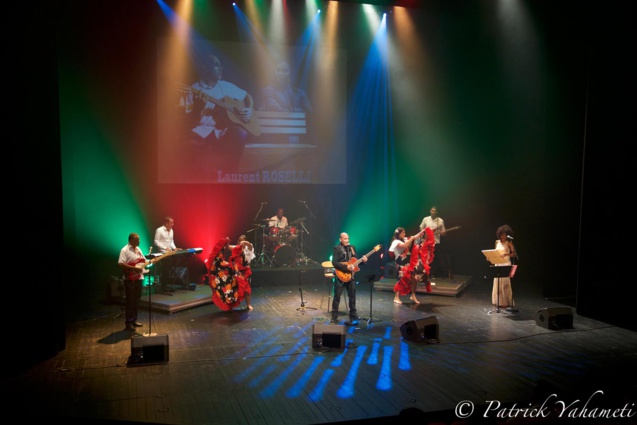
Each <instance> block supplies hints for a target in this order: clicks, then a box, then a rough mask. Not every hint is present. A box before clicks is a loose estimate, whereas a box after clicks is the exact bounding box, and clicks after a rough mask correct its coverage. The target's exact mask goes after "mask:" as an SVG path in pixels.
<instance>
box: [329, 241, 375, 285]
mask: <svg viewBox="0 0 637 425" xmlns="http://www.w3.org/2000/svg"><path fill="white" fill-rule="evenodd" d="M379 249H380V244H379V245H376V246H375V247H374V249H372V250H371V251H369V252H368V253H367V254H365V255H364V256H363V257H367V258H369V256H370V255H372V254H373V253H375V252H376V251H378V250H379ZM363 257H361V259H360V260H357V259H356V258H350V259H349V261H348V262H347V263H342V264H347V265H348V266H349V265H353V266H354V268H353V269H352V270H351V271H347V272H343V271H340V270H338V269H334V273H336V276H337V277H338V278H339V280H340V281H341V282H349V281H350V280H352V279H353V278H354V273H356V272H357V271H360V268H359V267H358V265H359V264H360V263H361V261H363Z"/></svg>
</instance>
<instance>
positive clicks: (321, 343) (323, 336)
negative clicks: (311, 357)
mask: <svg viewBox="0 0 637 425" xmlns="http://www.w3.org/2000/svg"><path fill="white" fill-rule="evenodd" d="M323 347H325V348H338V349H341V350H343V349H345V325H321V324H314V325H312V348H323Z"/></svg>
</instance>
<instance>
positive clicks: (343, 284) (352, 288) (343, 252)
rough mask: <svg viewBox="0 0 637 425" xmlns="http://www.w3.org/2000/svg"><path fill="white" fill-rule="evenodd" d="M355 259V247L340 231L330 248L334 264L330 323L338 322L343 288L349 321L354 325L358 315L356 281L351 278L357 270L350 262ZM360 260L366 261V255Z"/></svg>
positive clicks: (345, 234) (346, 235)
mask: <svg viewBox="0 0 637 425" xmlns="http://www.w3.org/2000/svg"><path fill="white" fill-rule="evenodd" d="M352 260H356V248H355V247H354V246H353V245H350V244H349V235H348V234H347V233H345V232H343V233H341V236H340V243H339V244H338V245H336V246H335V247H334V248H333V249H332V264H333V265H334V269H335V270H334V271H335V273H334V299H333V300H332V320H331V322H332V323H337V322H338V305H339V304H340V302H341V295H342V294H343V289H347V297H348V300H349V319H350V321H349V323H348V324H351V325H356V324H357V323H358V320H359V319H360V317H358V315H357V314H356V282H355V281H354V279H352V275H353V273H354V272H355V271H356V270H357V267H356V265H354V264H352V263H353V261H352ZM361 261H363V262H367V256H363V257H362V258H361Z"/></svg>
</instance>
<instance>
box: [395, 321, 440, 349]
mask: <svg viewBox="0 0 637 425" xmlns="http://www.w3.org/2000/svg"><path fill="white" fill-rule="evenodd" d="M400 333H401V334H402V336H403V338H404V339H406V340H407V341H414V342H428V343H430V344H436V343H438V342H440V330H439V327H438V319H437V318H436V316H432V317H425V318H424V319H418V320H411V321H409V322H405V323H404V324H403V325H402V326H401V327H400Z"/></svg>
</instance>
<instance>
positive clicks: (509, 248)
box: [491, 224, 517, 309]
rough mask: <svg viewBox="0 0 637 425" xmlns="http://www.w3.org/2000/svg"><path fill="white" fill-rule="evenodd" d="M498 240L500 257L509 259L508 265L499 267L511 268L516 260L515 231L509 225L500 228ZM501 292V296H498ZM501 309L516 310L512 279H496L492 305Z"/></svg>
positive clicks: (496, 247) (503, 264)
mask: <svg viewBox="0 0 637 425" xmlns="http://www.w3.org/2000/svg"><path fill="white" fill-rule="evenodd" d="M495 234H496V236H497V238H498V239H497V240H496V241H495V250H496V251H498V253H499V254H500V257H502V258H504V259H507V260H508V261H507V262H506V263H502V264H498V266H510V265H511V264H512V263H511V259H512V258H516V257H517V254H516V252H515V246H514V245H513V229H511V226H509V225H508V224H504V225H502V226H500V227H498V230H497V231H496V232H495ZM498 292H499V294H498ZM498 302H499V304H500V305H499V307H500V308H511V309H512V308H514V306H515V302H514V301H513V290H512V289H511V278H510V277H508V276H507V277H494V278H493V291H492V293H491V303H492V304H493V305H494V306H495V307H498Z"/></svg>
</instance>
